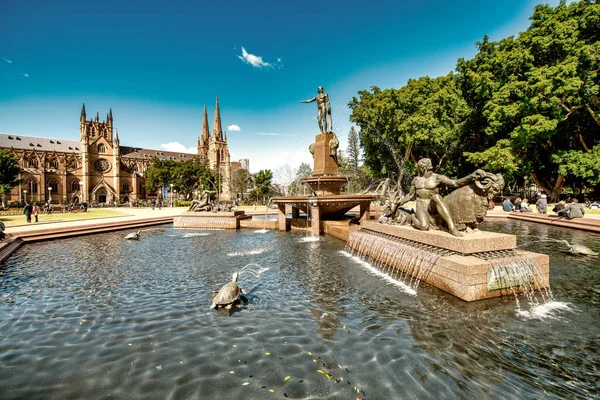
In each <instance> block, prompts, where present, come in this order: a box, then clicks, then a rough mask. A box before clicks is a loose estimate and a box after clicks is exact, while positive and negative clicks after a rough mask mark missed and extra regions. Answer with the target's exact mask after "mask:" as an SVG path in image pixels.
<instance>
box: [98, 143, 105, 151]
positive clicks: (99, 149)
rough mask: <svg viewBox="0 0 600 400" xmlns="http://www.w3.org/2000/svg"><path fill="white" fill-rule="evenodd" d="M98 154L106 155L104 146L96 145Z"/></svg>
mask: <svg viewBox="0 0 600 400" xmlns="http://www.w3.org/2000/svg"><path fill="white" fill-rule="evenodd" d="M98 153H106V146H105V145H104V144H102V143H101V144H99V145H98Z"/></svg>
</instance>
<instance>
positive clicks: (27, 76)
mask: <svg viewBox="0 0 600 400" xmlns="http://www.w3.org/2000/svg"><path fill="white" fill-rule="evenodd" d="M20 74H21V75H23V76H24V77H25V78H29V74H26V73H24V72H20Z"/></svg>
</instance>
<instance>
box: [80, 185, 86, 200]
mask: <svg viewBox="0 0 600 400" xmlns="http://www.w3.org/2000/svg"><path fill="white" fill-rule="evenodd" d="M79 192H80V193H81V202H82V203H83V202H85V196H84V194H83V181H79Z"/></svg>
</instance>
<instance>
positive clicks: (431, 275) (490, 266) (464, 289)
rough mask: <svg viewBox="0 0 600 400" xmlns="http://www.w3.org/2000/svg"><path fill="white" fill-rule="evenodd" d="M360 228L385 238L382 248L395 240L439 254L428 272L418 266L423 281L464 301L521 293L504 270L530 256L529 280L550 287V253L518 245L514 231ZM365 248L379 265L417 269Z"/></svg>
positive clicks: (374, 225) (539, 286) (365, 224)
mask: <svg viewBox="0 0 600 400" xmlns="http://www.w3.org/2000/svg"><path fill="white" fill-rule="evenodd" d="M356 232H362V233H363V234H367V235H376V236H379V237H381V240H377V243H378V244H380V245H383V247H385V245H384V244H383V242H386V241H393V242H396V243H401V244H402V245H403V246H409V247H414V248H415V251H417V250H428V251H430V252H433V253H436V254H438V255H439V256H438V257H437V258H436V259H435V262H434V263H433V264H432V265H431V266H430V267H428V268H427V270H426V271H422V272H421V271H419V270H417V271H416V273H419V274H420V275H419V278H420V280H422V281H424V282H426V283H428V284H430V285H432V286H435V287H437V288H438V289H442V290H444V291H446V292H448V293H450V294H452V295H454V296H456V297H458V298H460V299H462V300H465V301H475V300H482V299H488V298H493V297H499V296H504V295H510V294H512V293H521V292H522V291H523V288H521V287H519V286H517V285H516V283H515V280H514V279H513V278H512V277H510V276H508V277H507V276H506V275H505V274H503V272H504V271H506V268H507V266H508V265H510V263H511V262H512V261H514V260H526V261H527V262H530V263H533V264H531V265H535V266H536V267H535V269H536V271H535V277H534V278H531V279H529V278H526V280H527V279H529V280H528V282H527V285H529V286H530V287H531V288H532V289H534V290H539V289H543V288H546V287H549V286H550V257H549V256H548V255H545V254H538V253H532V252H528V251H523V250H517V249H516V237H514V236H512V235H506V234H500V233H494V232H481V233H476V234H470V235H468V236H467V237H454V236H452V235H450V234H449V233H446V232H441V231H426V232H424V231H418V230H416V229H414V228H412V227H404V226H393V225H392V226H391V225H384V224H378V223H376V222H370V221H363V222H361V229H360V230H358V231H356ZM352 235H353V234H350V236H351V237H352ZM348 245H349V247H350V248H352V249H353V251H354V250H358V249H357V248H356V247H361V246H360V244H359V243H356V242H354V241H353V240H352V239H351V238H350V240H349V241H348ZM361 253H362V254H361V255H362V256H366V257H367V259H370V260H371V262H373V263H375V264H378V265H388V266H389V267H391V268H393V269H395V270H398V271H399V272H400V273H402V274H406V273H408V274H415V270H414V265H403V264H402V262H401V261H399V260H396V259H394V261H393V264H392V265H389V262H390V261H389V260H390V257H389V253H388V254H384V253H382V252H381V251H380V249H378V248H377V246H364V247H361ZM494 257H495V258H494ZM511 272H512V271H511Z"/></svg>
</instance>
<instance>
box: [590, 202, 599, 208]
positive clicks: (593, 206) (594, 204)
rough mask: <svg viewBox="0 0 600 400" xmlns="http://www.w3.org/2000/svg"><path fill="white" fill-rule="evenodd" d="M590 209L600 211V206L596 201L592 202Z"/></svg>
mask: <svg viewBox="0 0 600 400" xmlns="http://www.w3.org/2000/svg"><path fill="white" fill-rule="evenodd" d="M590 209H591V210H598V209H600V204H598V203H597V202H596V201H592V204H590Z"/></svg>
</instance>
